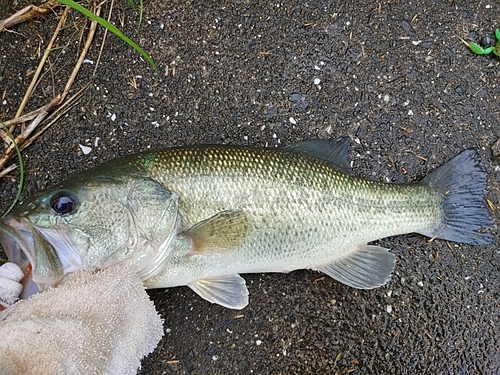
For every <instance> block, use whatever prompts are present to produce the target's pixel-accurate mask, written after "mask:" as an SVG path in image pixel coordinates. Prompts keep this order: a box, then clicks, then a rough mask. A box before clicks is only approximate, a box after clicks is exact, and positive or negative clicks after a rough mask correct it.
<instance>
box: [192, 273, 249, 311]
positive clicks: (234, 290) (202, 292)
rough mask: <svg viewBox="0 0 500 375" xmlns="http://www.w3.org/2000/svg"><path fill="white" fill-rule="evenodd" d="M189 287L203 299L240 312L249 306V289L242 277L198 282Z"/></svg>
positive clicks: (223, 277) (231, 276) (217, 278)
mask: <svg viewBox="0 0 500 375" xmlns="http://www.w3.org/2000/svg"><path fill="white" fill-rule="evenodd" d="M188 286H189V287H190V288H191V289H192V290H194V291H195V292H196V293H197V294H198V295H199V296H200V297H201V298H203V299H206V300H207V301H209V302H212V303H217V304H219V305H222V306H224V307H227V308H230V309H237V310H240V309H242V308H244V307H245V306H246V305H248V289H247V286H246V283H245V279H243V278H242V277H241V276H240V275H238V274H236V275H229V276H221V277H214V278H209V279H202V280H197V281H194V282H192V283H189V284H188Z"/></svg>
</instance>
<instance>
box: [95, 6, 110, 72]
mask: <svg viewBox="0 0 500 375" xmlns="http://www.w3.org/2000/svg"><path fill="white" fill-rule="evenodd" d="M114 3H115V0H111V3H110V4H109V12H108V22H110V20H111V13H112V12H113V5H114ZM102 4H103V3H100V4H99V7H100V6H101V5H102ZM99 10H100V9H99ZM107 35H108V29H106V28H104V36H103V37H102V43H101V48H100V49H99V55H98V56H97V60H96V62H95V67H94V71H93V72H92V76H95V72H96V71H97V67H98V66H99V62H100V61H101V56H102V50H103V49H104V44H105V43H106V37H107Z"/></svg>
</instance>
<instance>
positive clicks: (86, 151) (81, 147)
mask: <svg viewBox="0 0 500 375" xmlns="http://www.w3.org/2000/svg"><path fill="white" fill-rule="evenodd" d="M78 146H80V150H82V152H83V154H84V155H88V154H90V151H92V147H88V146H84V145H78Z"/></svg>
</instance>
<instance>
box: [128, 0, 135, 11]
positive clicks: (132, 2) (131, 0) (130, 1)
mask: <svg viewBox="0 0 500 375" xmlns="http://www.w3.org/2000/svg"><path fill="white" fill-rule="evenodd" d="M128 3H129V4H130V6H131V7H132V9H135V4H134V1H133V0H128Z"/></svg>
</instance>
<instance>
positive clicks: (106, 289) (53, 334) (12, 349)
mask: <svg viewBox="0 0 500 375" xmlns="http://www.w3.org/2000/svg"><path fill="white" fill-rule="evenodd" d="M162 336H163V327H162V320H161V319H160V317H159V316H158V314H157V312H156V310H155V307H154V304H153V303H152V302H151V301H150V300H149V297H148V295H147V294H146V292H145V290H144V286H143V284H142V282H141V280H140V279H139V277H138V276H137V275H136V274H135V273H133V272H131V271H128V270H124V269H123V268H121V267H111V268H108V269H106V270H103V271H100V272H97V273H90V272H87V271H78V272H75V273H73V274H71V275H69V276H68V278H67V280H65V282H64V283H62V284H61V285H59V286H58V287H56V288H53V289H49V290H47V291H46V292H44V293H39V294H36V295H34V296H32V297H31V298H29V299H27V300H24V301H19V302H17V303H16V304H14V305H13V306H11V307H9V308H8V309H7V310H4V311H2V312H0V374H2V375H28V374H29V375H38V374H40V375H41V374H54V375H57V374H65V375H66V374H108V375H115V374H116V375H129V374H130V375H133V374H136V373H137V370H138V369H139V368H140V361H141V359H142V358H143V357H144V356H146V355H147V354H149V353H151V352H152V351H153V350H154V348H155V347H156V345H157V344H158V342H159V341H160V339H161V337H162Z"/></svg>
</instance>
